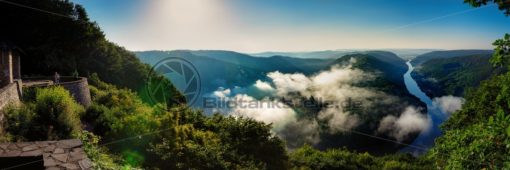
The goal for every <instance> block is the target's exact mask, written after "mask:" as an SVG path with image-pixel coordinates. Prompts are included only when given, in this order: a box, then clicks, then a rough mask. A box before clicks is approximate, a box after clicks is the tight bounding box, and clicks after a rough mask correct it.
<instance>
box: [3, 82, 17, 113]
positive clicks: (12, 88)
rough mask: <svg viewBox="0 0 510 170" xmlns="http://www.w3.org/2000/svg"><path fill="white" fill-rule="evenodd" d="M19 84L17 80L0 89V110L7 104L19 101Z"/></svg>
mask: <svg viewBox="0 0 510 170" xmlns="http://www.w3.org/2000/svg"><path fill="white" fill-rule="evenodd" d="M19 85H20V84H19V83H18V82H14V83H11V84H8V85H7V86H5V87H3V88H1V89H0V110H2V109H3V108H4V107H5V106H7V105H8V104H11V103H13V104H18V103H20V95H21V91H19V89H20V86H19Z"/></svg>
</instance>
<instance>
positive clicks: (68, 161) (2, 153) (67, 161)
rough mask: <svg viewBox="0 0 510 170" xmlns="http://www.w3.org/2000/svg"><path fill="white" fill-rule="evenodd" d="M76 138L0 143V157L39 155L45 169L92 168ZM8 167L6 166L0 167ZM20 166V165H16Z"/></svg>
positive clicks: (83, 169)
mask: <svg viewBox="0 0 510 170" xmlns="http://www.w3.org/2000/svg"><path fill="white" fill-rule="evenodd" d="M82 145H83V143H82V142H81V141H80V140H78V139H68V140H60V141H36V142H18V143H0V159H1V158H6V157H11V158H12V157H34V156H41V161H43V163H44V167H45V169H47V170H49V169H77V170H79V169H82V170H88V169H91V168H92V162H91V161H90V159H88V158H87V155H86V154H85V152H84V151H83V149H82ZM1 166H2V165H0V169H2V168H8V167H1ZM18 168H22V167H18Z"/></svg>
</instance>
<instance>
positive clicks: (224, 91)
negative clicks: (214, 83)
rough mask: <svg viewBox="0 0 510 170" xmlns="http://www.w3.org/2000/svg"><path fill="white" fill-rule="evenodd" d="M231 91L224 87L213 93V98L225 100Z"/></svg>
mask: <svg viewBox="0 0 510 170" xmlns="http://www.w3.org/2000/svg"><path fill="white" fill-rule="evenodd" d="M230 92H231V91H230V89H224V88H222V87H220V88H218V90H216V91H214V92H213V94H212V95H213V97H219V98H225V97H227V96H230Z"/></svg>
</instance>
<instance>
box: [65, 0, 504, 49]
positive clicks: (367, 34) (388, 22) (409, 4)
mask: <svg viewBox="0 0 510 170" xmlns="http://www.w3.org/2000/svg"><path fill="white" fill-rule="evenodd" d="M73 1H74V2H76V3H79V4H82V5H84V7H85V8H86V9H87V11H88V12H89V17H90V18H91V19H92V20H94V21H96V22H97V23H98V25H99V26H100V27H101V28H102V29H103V30H104V33H105V35H106V37H107V38H108V39H109V40H111V41H113V42H115V43H117V44H119V45H121V46H124V47H125V48H127V49H129V50H131V51H147V50H177V49H191V50H200V49H207V50H209V49H211V50H230V51H239V52H243V53H260V52H268V51H269V52H275V51H278V52H281V51H284V52H303V51H323V50H332V49H333V50H334V49H388V48H390V49H391V48H413V49H417V48H418V49H421V48H426V49H492V45H491V44H492V42H493V40H494V39H497V38H500V37H501V36H502V35H504V33H505V30H509V29H510V22H508V21H510V19H509V18H507V17H505V16H504V14H502V13H501V12H500V11H499V10H498V9H497V7H496V6H493V5H489V6H485V7H482V8H472V7H470V6H469V5H468V4H463V3H462V2H460V1H441V0H433V1H404V0H399V1H391V2H388V1H384V2H383V1H375V0H369V1H351V0H348V1H321V2H316V1H298V2H296V1H289V0H280V1H276V2H273V1H272V2H271V3H269V1H266V0H260V1H225V0H217V1H196V0H187V1H183V0H169V1H149V2H147V1H140V0H133V1H120V0H113V1H97V0H96V1H93V0H86V1H85V0H73ZM487 30H491V31H487Z"/></svg>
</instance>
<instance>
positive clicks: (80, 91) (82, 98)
mask: <svg viewBox="0 0 510 170" xmlns="http://www.w3.org/2000/svg"><path fill="white" fill-rule="evenodd" d="M58 85H60V86H62V87H64V88H65V89H66V90H68V91H69V92H70V93H71V95H73V98H74V100H76V102H78V103H80V104H81V105H83V106H85V107H88V106H90V105H91V104H92V100H91V98H90V89H89V83H88V82H87V78H85V77H80V78H78V80H76V81H69V82H62V83H59V84H58Z"/></svg>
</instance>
